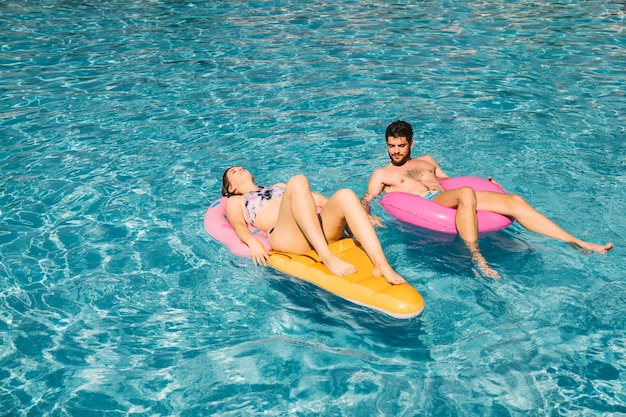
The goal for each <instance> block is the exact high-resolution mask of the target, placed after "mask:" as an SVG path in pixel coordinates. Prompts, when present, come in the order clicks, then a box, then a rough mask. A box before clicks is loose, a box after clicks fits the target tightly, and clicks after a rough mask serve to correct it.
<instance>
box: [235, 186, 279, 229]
mask: <svg viewBox="0 0 626 417" xmlns="http://www.w3.org/2000/svg"><path fill="white" fill-rule="evenodd" d="M283 194H285V187H284V186H283V185H272V186H271V187H262V188H259V189H257V190H254V191H250V192H249V193H245V194H244V195H243V201H244V211H245V213H246V217H247V218H248V220H249V221H250V224H251V225H252V226H254V221H255V220H256V215H257V213H258V211H259V209H260V208H261V207H263V204H265V203H267V202H268V201H270V200H271V199H272V198H276V197H282V196H283Z"/></svg>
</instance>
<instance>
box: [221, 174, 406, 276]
mask: <svg viewBox="0 0 626 417" xmlns="http://www.w3.org/2000/svg"><path fill="white" fill-rule="evenodd" d="M222 195H224V196H226V197H229V198H228V200H227V202H226V217H227V218H228V221H229V222H230V224H231V225H232V226H233V229H234V230H235V233H237V236H238V237H239V239H241V240H242V241H243V242H244V243H245V244H246V245H248V247H249V248H250V253H251V255H252V260H253V262H254V264H255V265H256V264H261V265H268V264H269V253H268V251H267V250H266V249H265V247H264V246H263V245H262V244H261V243H259V241H257V240H256V238H255V237H254V236H253V235H252V233H251V232H250V230H249V229H248V224H251V225H252V226H254V227H256V228H257V229H259V230H263V231H264V232H266V233H267V234H268V236H269V242H270V245H271V246H272V248H273V249H274V250H278V251H284V252H292V253H304V252H307V251H309V250H311V249H314V250H315V251H316V252H317V254H318V256H319V257H320V260H321V261H322V263H323V264H324V265H325V266H326V267H327V268H328V269H329V270H330V271H331V272H332V273H333V274H335V275H338V276H346V275H350V274H353V273H355V272H357V268H356V267H355V266H354V265H351V264H350V263H348V262H345V261H343V260H341V259H340V258H339V257H337V256H336V255H335V254H333V253H332V252H331V251H330V249H329V248H328V242H334V241H337V240H339V239H341V238H342V237H343V236H344V231H345V229H346V227H348V228H349V229H350V231H351V232H352V233H353V234H354V236H355V237H356V239H357V240H358V241H359V242H360V244H361V246H362V247H363V249H364V250H365V252H366V253H367V255H368V256H369V257H370V259H371V261H372V263H373V264H374V271H373V274H374V276H383V277H384V278H385V279H386V280H387V282H389V283H390V284H402V283H404V282H406V281H405V280H404V278H402V276H400V275H399V274H398V273H397V272H396V271H394V270H393V268H391V266H390V265H389V262H388V261H387V258H386V257H385V254H384V253H383V249H382V247H381V246H380V242H379V240H378V236H377V235H376V232H375V231H374V227H373V226H372V224H371V222H370V220H369V217H368V214H367V213H366V212H365V210H364V209H363V207H362V206H361V202H360V201H359V198H358V197H357V196H356V194H354V192H353V191H352V190H349V189H342V190H339V191H337V192H336V193H335V194H334V195H333V196H332V197H330V198H326V197H324V196H323V195H321V194H318V193H314V192H312V191H311V188H310V187H309V181H308V179H307V178H306V177H305V176H303V175H296V176H294V177H292V178H291V179H290V180H289V181H288V182H287V184H283V183H279V184H274V185H273V186H271V187H259V186H258V185H256V184H255V182H254V178H253V177H252V174H250V171H248V170H246V169H244V168H242V167H231V168H228V169H227V170H226V171H225V172H224V176H223V177H222ZM317 207H322V210H321V211H320V212H319V215H318V214H317Z"/></svg>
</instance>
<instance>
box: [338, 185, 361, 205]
mask: <svg viewBox="0 0 626 417" xmlns="http://www.w3.org/2000/svg"><path fill="white" fill-rule="evenodd" d="M334 196H336V198H337V199H340V200H341V201H343V202H353V201H357V202H358V203H359V204H361V203H360V200H359V198H358V197H357V195H356V194H355V193H354V191H352V190H351V189H349V188H341V189H340V190H337V192H336V193H335V194H334Z"/></svg>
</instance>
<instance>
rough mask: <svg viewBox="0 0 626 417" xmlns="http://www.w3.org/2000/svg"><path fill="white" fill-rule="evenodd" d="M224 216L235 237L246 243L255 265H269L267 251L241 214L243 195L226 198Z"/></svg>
mask: <svg viewBox="0 0 626 417" xmlns="http://www.w3.org/2000/svg"><path fill="white" fill-rule="evenodd" d="M226 218H227V219H228V222H229V223H230V225H231V226H232V227H233V230H234V231H235V233H236V234H237V237H238V238H239V239H240V240H241V241H242V242H243V243H245V244H246V245H248V248H249V249H250V255H251V257H252V262H254V264H255V265H257V264H259V265H264V266H267V265H269V259H270V257H269V252H268V251H267V249H265V246H263V245H262V244H261V242H259V241H258V240H257V239H256V238H255V237H254V235H253V234H252V232H250V229H248V223H247V222H246V219H245V217H244V215H243V196H233V197H229V198H228V200H226Z"/></svg>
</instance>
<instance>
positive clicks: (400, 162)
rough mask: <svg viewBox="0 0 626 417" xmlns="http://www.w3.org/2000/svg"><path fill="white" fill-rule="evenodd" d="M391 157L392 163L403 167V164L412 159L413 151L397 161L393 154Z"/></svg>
mask: <svg viewBox="0 0 626 417" xmlns="http://www.w3.org/2000/svg"><path fill="white" fill-rule="evenodd" d="M390 159H391V165H393V166H397V167H401V166H402V165H404V164H406V163H407V162H408V161H409V160H410V159H411V153H410V152H409V153H408V154H406V155H405V156H404V158H402V159H401V160H399V161H397V162H396V160H395V159H393V158H392V157H391V156H390Z"/></svg>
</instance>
